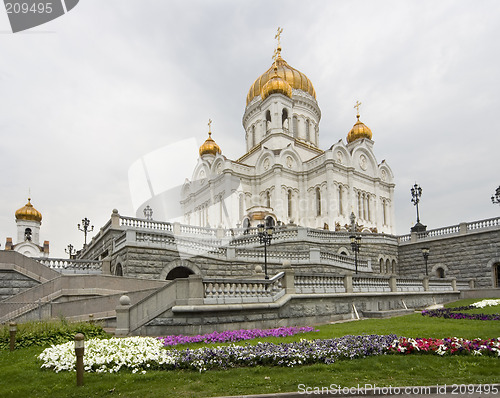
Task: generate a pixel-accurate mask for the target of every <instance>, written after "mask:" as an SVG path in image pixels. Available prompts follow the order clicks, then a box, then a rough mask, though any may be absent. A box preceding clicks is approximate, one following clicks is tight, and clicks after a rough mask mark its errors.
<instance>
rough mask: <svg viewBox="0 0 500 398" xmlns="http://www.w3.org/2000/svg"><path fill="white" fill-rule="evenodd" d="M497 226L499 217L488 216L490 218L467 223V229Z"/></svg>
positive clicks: (499, 223) (499, 221)
mask: <svg viewBox="0 0 500 398" xmlns="http://www.w3.org/2000/svg"><path fill="white" fill-rule="evenodd" d="M498 226H500V217H496V218H490V219H487V220H481V221H473V222H470V223H467V230H468V231H473V230H476V229H483V228H489V227H498Z"/></svg>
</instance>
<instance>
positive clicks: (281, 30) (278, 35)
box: [274, 26, 283, 48]
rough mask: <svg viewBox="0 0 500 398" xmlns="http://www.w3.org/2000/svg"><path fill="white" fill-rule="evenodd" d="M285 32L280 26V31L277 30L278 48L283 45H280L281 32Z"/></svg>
mask: <svg viewBox="0 0 500 398" xmlns="http://www.w3.org/2000/svg"><path fill="white" fill-rule="evenodd" d="M282 33H283V29H282V28H280V27H279V26H278V31H277V32H276V35H275V36H274V38H275V39H278V48H280V47H281V45H280V39H281V34H282Z"/></svg>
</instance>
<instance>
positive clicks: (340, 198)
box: [339, 185, 344, 215]
mask: <svg viewBox="0 0 500 398" xmlns="http://www.w3.org/2000/svg"><path fill="white" fill-rule="evenodd" d="M342 196H343V195H342V185H339V214H340V215H344V205H343V204H342Z"/></svg>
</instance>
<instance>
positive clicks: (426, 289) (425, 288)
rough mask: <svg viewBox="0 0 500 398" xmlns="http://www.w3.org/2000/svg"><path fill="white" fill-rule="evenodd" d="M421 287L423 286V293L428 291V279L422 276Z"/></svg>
mask: <svg viewBox="0 0 500 398" xmlns="http://www.w3.org/2000/svg"><path fill="white" fill-rule="evenodd" d="M422 285H423V286H424V291H426V292H428V291H429V277H428V276H424V278H423V279H422Z"/></svg>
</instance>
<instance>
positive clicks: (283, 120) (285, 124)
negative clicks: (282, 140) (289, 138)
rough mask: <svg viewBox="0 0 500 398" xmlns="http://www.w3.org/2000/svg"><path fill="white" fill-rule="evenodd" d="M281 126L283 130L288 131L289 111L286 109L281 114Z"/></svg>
mask: <svg viewBox="0 0 500 398" xmlns="http://www.w3.org/2000/svg"><path fill="white" fill-rule="evenodd" d="M281 126H282V127H283V129H285V130H288V111H287V110H286V109H285V108H283V111H282V112H281Z"/></svg>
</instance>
